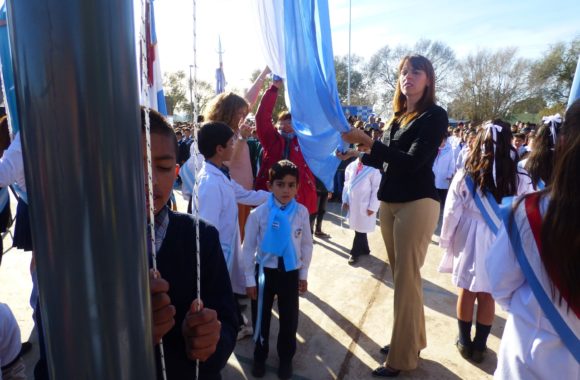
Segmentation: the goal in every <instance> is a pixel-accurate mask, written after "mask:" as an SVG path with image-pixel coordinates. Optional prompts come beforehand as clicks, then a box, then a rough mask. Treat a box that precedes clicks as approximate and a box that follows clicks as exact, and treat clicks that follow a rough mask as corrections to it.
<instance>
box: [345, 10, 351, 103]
mask: <svg viewBox="0 0 580 380" xmlns="http://www.w3.org/2000/svg"><path fill="white" fill-rule="evenodd" d="M351 16H352V0H349V1H348V74H347V76H348V78H347V90H346V103H347V105H349V106H350V64H351V61H350V43H351V25H352V22H351Z"/></svg>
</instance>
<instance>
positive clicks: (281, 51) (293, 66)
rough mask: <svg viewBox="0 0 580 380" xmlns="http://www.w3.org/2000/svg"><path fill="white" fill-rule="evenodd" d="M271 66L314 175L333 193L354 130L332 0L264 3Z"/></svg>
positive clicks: (261, 12)
mask: <svg viewBox="0 0 580 380" xmlns="http://www.w3.org/2000/svg"><path fill="white" fill-rule="evenodd" d="M258 14H259V20H260V26H261V33H262V45H263V51H264V55H265V59H266V63H267V65H268V66H269V67H270V69H271V70H272V72H273V73H274V74H276V75H278V76H280V77H282V78H284V81H285V88H286V100H287V101H286V103H287V105H288V107H289V109H290V112H291V113H292V124H293V127H294V130H295V131H296V134H297V136H298V142H299V143H300V147H301V149H302V154H303V155H304V159H305V160H306V162H307V163H308V166H309V167H310V170H312V172H313V173H314V175H315V176H316V177H318V178H319V179H320V180H321V181H322V182H323V183H324V185H325V186H326V188H327V189H329V190H332V189H333V186H334V183H333V178H334V173H335V172H336V169H337V168H338V164H339V163H340V161H339V160H338V158H336V155H335V151H336V149H337V148H339V149H341V150H342V139H341V137H340V133H341V132H347V131H348V130H349V125H348V122H347V120H346V118H345V116H344V112H343V110H342V107H341V104H340V100H339V98H338V90H337V85H336V75H335V70H334V55H333V52H332V39H331V33H330V19H329V13H328V0H301V1H295V0H284V1H278V0H258Z"/></svg>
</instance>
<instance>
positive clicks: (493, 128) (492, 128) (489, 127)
mask: <svg viewBox="0 0 580 380" xmlns="http://www.w3.org/2000/svg"><path fill="white" fill-rule="evenodd" d="M483 129H485V131H486V132H485V138H486V139H487V136H489V134H490V133H491V140H492V142H493V167H492V175H493V183H494V184H495V185H497V182H496V180H495V145H496V144H497V134H498V132H501V131H502V129H503V128H502V127H501V126H499V125H495V124H492V123H488V124H486V125H485V126H484V127H483ZM481 150H482V152H483V153H485V145H482V146H481Z"/></svg>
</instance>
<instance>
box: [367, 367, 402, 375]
mask: <svg viewBox="0 0 580 380" xmlns="http://www.w3.org/2000/svg"><path fill="white" fill-rule="evenodd" d="M399 373H401V371H399V370H398V369H392V368H389V367H385V366H380V367H378V368H377V369H375V370H374V371H373V376H374V377H397V376H399Z"/></svg>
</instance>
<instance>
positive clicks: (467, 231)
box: [439, 120, 533, 362]
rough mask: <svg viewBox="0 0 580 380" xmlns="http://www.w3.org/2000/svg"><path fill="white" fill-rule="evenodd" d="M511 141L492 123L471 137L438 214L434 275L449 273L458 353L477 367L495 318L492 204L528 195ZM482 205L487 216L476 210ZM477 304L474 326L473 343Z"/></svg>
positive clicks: (494, 219) (494, 215)
mask: <svg viewBox="0 0 580 380" xmlns="http://www.w3.org/2000/svg"><path fill="white" fill-rule="evenodd" d="M510 140H511V132H510V126H509V124H508V123H504V122H503V121H501V120H495V121H494V122H493V123H488V124H486V126H485V127H484V128H483V129H482V130H481V131H480V132H479V133H478V136H477V137H476V141H475V143H474V145H473V149H472V152H471V154H470V155H469V157H468V159H467V162H466V165H465V170H459V171H458V172H457V174H456V175H455V177H454V178H453V181H452V182H451V186H450V188H449V195H448V197H447V202H446V204H445V209H444V211H443V226H442V228H441V239H440V242H439V244H440V246H441V247H442V248H444V249H445V256H444V257H443V260H442V262H441V264H440V267H439V271H441V272H448V273H452V274H453V276H452V282H453V284H454V285H455V286H457V287H458V288H459V297H458V299H457V321H458V327H459V336H458V339H457V341H456V345H457V348H458V349H459V352H460V353H461V355H462V356H463V357H465V358H471V359H473V360H474V361H476V362H481V361H482V360H483V353H484V351H485V349H486V342H487V337H488V335H489V332H490V330H491V325H492V322H493V318H494V314H495V303H494V300H493V298H492V297H491V294H490V293H491V287H490V285H489V281H488V278H487V273H486V270H485V265H484V263H485V261H484V259H485V255H486V254H487V252H488V250H489V247H490V246H491V244H492V243H493V242H494V240H495V237H496V234H497V229H498V225H499V217H498V216H497V208H498V207H497V204H498V203H501V200H502V198H503V197H506V196H511V195H518V194H523V193H526V192H530V191H533V188H532V185H531V181H530V178H529V177H528V176H527V175H526V174H524V173H519V172H518V171H517V169H516V162H515V161H514V159H512V155H513V157H515V152H513V148H512V147H511V142H510ZM512 152H513V154H512ZM484 203H485V204H487V205H488V207H487V209H489V210H490V212H486V208H485V207H484V208H482V207H481V206H482V205H483V204H484ZM492 206H493V207H492ZM494 207H495V209H494ZM492 210H495V212H494V211H492ZM494 223H495V224H494ZM476 300H477V324H476V331H475V338H474V339H473V341H472V340H471V325H472V317H473V311H474V306H475V301H476Z"/></svg>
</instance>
